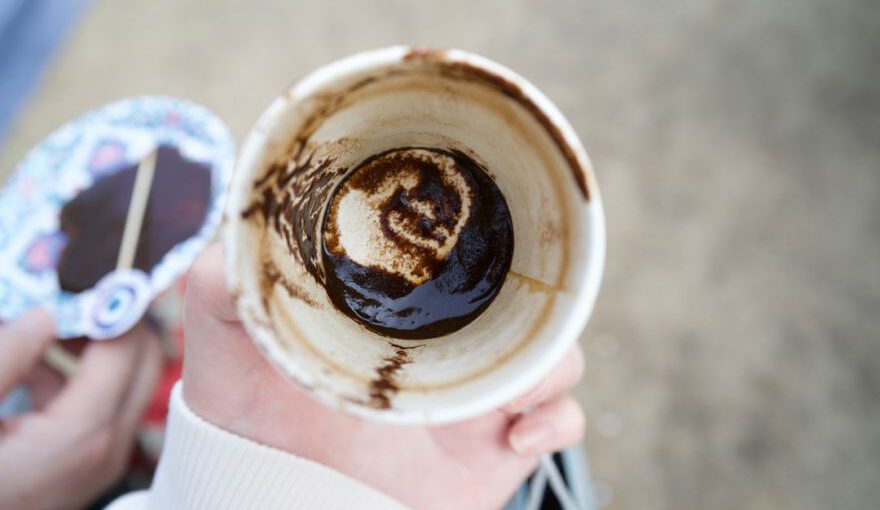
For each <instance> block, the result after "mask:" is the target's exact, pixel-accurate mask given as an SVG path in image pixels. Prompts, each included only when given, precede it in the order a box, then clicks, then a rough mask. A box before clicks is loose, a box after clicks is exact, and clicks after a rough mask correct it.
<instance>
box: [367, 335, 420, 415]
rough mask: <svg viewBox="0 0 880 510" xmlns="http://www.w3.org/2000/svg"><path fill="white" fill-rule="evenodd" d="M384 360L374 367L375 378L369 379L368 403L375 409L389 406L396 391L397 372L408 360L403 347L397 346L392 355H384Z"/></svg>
mask: <svg viewBox="0 0 880 510" xmlns="http://www.w3.org/2000/svg"><path fill="white" fill-rule="evenodd" d="M384 360H385V363H384V364H383V365H382V366H380V367H379V368H378V369H376V378H375V379H373V380H372V381H370V402H369V405H370V406H372V407H375V408H377V409H388V408H390V407H391V397H392V396H393V395H394V394H395V393H397V391H398V385H397V381H396V378H397V374H398V372H400V369H401V368H403V366H404V365H406V364H407V363H409V361H410V359H409V354H407V352H406V350H405V349H403V348H397V350H395V351H394V355H393V356H386V357H385V358H384Z"/></svg>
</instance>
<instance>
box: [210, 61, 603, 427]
mask: <svg viewBox="0 0 880 510" xmlns="http://www.w3.org/2000/svg"><path fill="white" fill-rule="evenodd" d="M422 55H424V56H431V55H442V56H441V57H439V58H442V59H443V61H445V62H449V63H462V64H466V65H468V66H471V67H473V68H476V69H479V70H480V71H482V72H486V73H488V74H489V75H491V76H494V77H498V78H500V79H502V80H504V81H506V82H508V83H510V84H512V85H513V86H515V87H517V88H518V89H519V91H521V93H522V95H523V96H524V97H525V98H526V99H527V100H528V101H530V102H531V103H532V104H533V105H535V106H536V107H537V109H538V110H540V112H541V113H542V114H543V115H545V116H546V118H547V119H548V120H549V122H550V123H551V124H552V125H553V127H554V128H555V129H556V130H557V131H558V133H559V136H560V138H561V141H562V142H561V143H564V144H565V146H566V147H567V148H568V149H569V150H570V151H571V152H572V153H573V155H574V157H575V158H576V160H577V166H578V168H572V171H574V172H582V173H583V174H585V175H583V176H582V177H583V179H584V182H585V185H586V189H587V190H588V194H587V196H585V200H586V209H587V214H586V216H587V217H586V222H587V230H588V232H587V235H586V236H585V239H584V242H586V243H587V250H586V252H585V255H584V256H585V257H586V258H587V264H586V266H585V267H584V276H583V278H582V280H581V283H580V284H579V286H578V291H577V292H576V294H575V296H574V299H573V300H572V302H571V305H569V309H570V310H571V312H570V313H568V314H567V316H566V317H565V318H563V319H561V320H560V322H561V324H560V332H559V334H558V335H557V339H555V340H554V341H553V342H552V343H550V344H549V345H548V346H547V349H545V350H544V352H543V353H542V355H541V356H540V357H538V358H536V359H535V361H534V362H533V363H531V364H530V365H529V369H528V371H526V372H523V373H522V374H521V376H520V377H518V378H516V379H514V380H511V381H510V383H509V384H504V385H496V386H494V387H492V388H491V389H490V390H488V391H486V392H485V393H483V394H481V395H478V396H476V397H474V398H472V399H468V400H466V401H463V402H461V403H460V404H456V405H452V406H447V407H442V408H434V409H430V410H427V409H400V408H395V407H392V408H390V409H376V408H373V407H369V406H365V405H362V404H358V403H355V402H351V401H348V400H346V399H343V398H339V397H338V396H336V395H334V394H332V393H331V392H329V391H326V390H324V389H323V388H319V387H314V386H313V381H312V380H311V377H310V376H309V374H307V373H305V371H304V370H302V369H299V367H291V366H287V365H286V364H281V363H278V362H276V360H277V359H280V358H281V357H282V356H281V353H280V347H279V346H278V345H277V339H275V338H274V334H272V333H271V332H270V331H269V330H268V329H267V328H260V327H255V325H254V324H252V322H251V321H249V320H247V317H248V312H247V308H248V306H249V305H250V304H249V303H248V300H249V299H253V296H248V295H247V294H245V293H243V292H241V287H242V285H241V282H240V279H239V276H238V274H237V266H238V263H237V259H238V251H239V248H240V245H239V244H238V242H237V238H238V230H239V229H241V228H243V226H242V224H243V223H242V222H241V221H240V219H239V218H238V211H241V210H242V209H243V208H244V206H245V205H246V203H247V201H248V200H249V199H250V182H251V181H252V176H253V171H254V170H255V169H256V168H257V166H258V163H259V162H260V161H261V159H262V156H261V155H262V154H263V150H264V148H265V147H266V143H267V141H268V137H267V135H266V133H267V132H268V130H269V129H270V126H272V125H273V124H274V123H275V121H276V120H277V119H279V118H280V117H282V116H284V115H286V114H288V113H289V111H290V109H291V108H292V107H293V106H294V105H296V104H297V103H298V102H300V101H303V100H305V99H307V98H310V97H313V96H314V95H315V94H318V93H320V92H321V91H322V90H325V89H327V88H332V86H333V85H334V84H336V83H339V82H344V81H345V80H347V79H349V78H351V77H352V76H354V75H359V74H362V73H366V72H369V71H372V70H379V69H382V68H386V67H388V66H391V65H395V64H398V63H401V62H404V61H405V60H407V59H408V58H412V57H413V56H422ZM557 142H558V143H559V141H557ZM225 215H226V218H225V219H226V221H227V225H226V228H225V229H224V232H223V244H224V248H225V250H224V251H225V253H226V257H225V264H226V279H227V286H228V287H229V289H230V291H231V293H232V295H233V296H234V297H235V302H236V307H237V310H238V313H239V315H240V316H241V317H242V319H243V320H242V322H243V324H244V326H245V330H246V331H247V333H248V335H249V336H250V338H251V339H252V341H253V342H254V343H255V344H256V345H257V346H258V348H260V349H261V350H262V351H263V353H264V355H266V356H267V357H268V358H269V359H270V361H271V364H272V365H273V366H275V367H276V368H278V369H279V370H281V371H282V372H283V373H284V374H285V376H286V377H287V378H292V379H293V380H294V381H295V382H296V383H298V384H299V385H300V386H303V387H306V388H309V389H310V390H309V391H308V392H309V393H310V394H311V395H314V396H315V398H317V399H318V400H320V401H321V402H323V403H324V404H326V405H328V406H330V407H331V408H334V409H339V410H342V411H345V412H347V413H349V414H353V415H355V416H358V417H362V418H368V419H371V420H373V421H381V422H388V423H395V424H432V425H439V424H443V423H451V422H456V421H462V420H465V419H468V418H473V417H476V416H479V415H481V414H484V413H486V412H489V411H491V410H493V409H497V408H498V407H499V406H502V405H504V404H505V403H507V402H509V401H511V400H513V399H514V398H516V397H518V396H520V395H522V394H524V393H525V392H527V391H528V390H530V389H531V388H532V387H534V386H535V385H536V384H537V383H538V382H539V381H540V379H542V378H543V377H544V376H546V374H547V373H548V372H549V371H550V370H551V369H552V368H553V367H554V366H555V365H556V364H557V363H559V362H560V361H561V360H562V358H563V356H565V354H566V352H567V351H568V349H569V348H570V347H571V346H572V345H574V344H575V343H576V342H577V341H578V338H579V336H580V334H581V332H582V331H583V329H584V327H585V326H586V323H587V322H588V320H589V318H590V316H591V314H592V311H593V308H594V306H595V301H596V298H597V295H598V291H599V287H600V284H601V280H602V275H603V271H604V264H605V252H606V230H605V218H604V211H603V207H602V199H601V195H600V193H599V188H598V185H597V182H596V178H595V175H594V172H593V166H592V163H591V162H590V159H589V156H588V155H587V153H586V150H585V149H584V147H583V145H582V144H581V142H580V139H579V138H578V136H577V134H576V133H575V131H574V128H573V127H572V126H571V124H569V122H568V121H567V120H566V119H565V117H564V116H563V115H562V113H561V112H560V111H559V109H558V108H557V107H556V106H555V105H554V104H553V103H552V102H551V101H550V99H548V98H547V97H546V96H545V95H544V94H543V93H542V92H541V91H540V90H538V89H537V87H535V86H534V85H532V84H531V83H529V82H528V81H527V80H526V79H525V78H523V77H521V76H520V75H518V74H517V73H515V72H514V71H512V70H510V69H508V68H506V67H504V66H502V65H501V64H498V63H496V62H494V61H492V60H490V59H488V58H486V57H482V56H479V55H476V54H473V53H469V52H466V51H463V50H458V49H444V50H426V49H419V48H412V47H409V46H391V47H387V48H381V49H377V50H370V51H366V52H362V53H357V54H354V55H351V56H348V57H344V58H342V59H340V60H336V61H334V62H331V63H329V64H327V65H325V66H323V67H320V68H318V69H317V70H315V71H313V72H311V73H310V74H308V75H307V76H305V77H304V78H302V79H301V80H300V81H298V82H296V83H294V84H293V85H292V86H290V87H289V88H288V89H287V90H285V91H284V92H282V93H281V94H280V95H279V96H278V97H277V98H276V99H274V100H273V102H272V103H271V104H270V105H269V107H268V108H267V109H266V110H265V111H264V112H263V113H262V114H261V115H260V117H259V119H258V121H257V123H256V124H255V126H254V127H253V128H252V129H251V130H250V132H249V133H248V135H247V137H246V139H245V141H244V143H243V144H242V148H241V152H240V153H239V157H238V162H237V164H236V170H235V172H234V174H233V177H232V185H231V187H230V190H229V193H228V201H227V207H226V209H225ZM254 304H258V303H254ZM282 365H283V366H282Z"/></svg>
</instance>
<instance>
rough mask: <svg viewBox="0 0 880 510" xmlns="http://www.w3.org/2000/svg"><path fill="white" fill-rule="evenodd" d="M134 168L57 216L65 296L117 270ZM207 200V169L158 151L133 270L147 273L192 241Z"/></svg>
mask: <svg viewBox="0 0 880 510" xmlns="http://www.w3.org/2000/svg"><path fill="white" fill-rule="evenodd" d="M137 167H138V164H137V163H135V164H133V165H130V166H126V167H124V168H122V169H121V170H119V171H117V172H115V173H113V174H111V175H108V176H106V177H103V178H101V179H99V180H98V181H96V182H95V184H94V185H92V187H90V188H88V189H86V190H85V191H83V192H82V193H80V194H79V195H77V196H76V197H74V198H73V200H71V201H70V202H68V203H67V204H66V205H65V206H64V208H63V209H62V210H61V217H60V223H61V231H62V232H63V233H64V234H65V235H66V236H67V239H68V242H67V246H66V247H65V249H64V252H63V253H62V255H61V259H60V261H59V263H58V281H59V284H60V286H61V288H62V289H63V290H65V291H68V292H82V291H84V290H86V289H89V288H92V287H93V286H94V285H95V284H96V283H97V282H98V281H99V280H100V279H101V278H102V277H103V276H104V275H106V274H107V273H109V272H111V271H113V270H114V269H115V268H116V259H117V257H118V255H119V247H120V244H121V243H122V233H123V230H124V229H125V220H126V217H127V215H128V206H129V202H130V201H131V193H132V189H133V187H134V180H135V176H136V175H137ZM210 200H211V169H210V167H209V166H207V165H204V164H202V163H198V162H195V161H191V160H188V159H186V158H184V157H183V155H181V154H180V152H179V151H178V150H177V148H175V147H170V146H161V147H159V149H158V154H157V157H156V170H155V175H154V177H153V183H152V186H151V188H150V196H149V199H148V202H147V209H146V212H145V214H144V220H143V226H142V228H141V233H140V237H139V238H138V244H137V249H136V251H135V258H134V267H135V268H136V269H140V270H141V271H145V272H149V271H150V270H151V269H152V268H153V266H155V265H156V264H157V263H159V261H160V260H162V257H164V256H165V254H166V253H168V252H169V251H170V250H171V249H172V248H173V247H174V246H175V245H177V244H178V243H180V242H182V241H184V240H186V239H187V238H189V237H191V236H193V235H195V234H196V233H197V232H198V231H199V229H200V228H201V226H202V223H203V222H204V220H205V215H206V214H207V211H208V205H209V202H210Z"/></svg>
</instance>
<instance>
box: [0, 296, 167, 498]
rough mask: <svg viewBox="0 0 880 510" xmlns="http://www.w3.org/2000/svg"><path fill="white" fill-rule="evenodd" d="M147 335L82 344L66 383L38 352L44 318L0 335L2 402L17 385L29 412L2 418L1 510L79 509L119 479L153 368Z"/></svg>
mask: <svg viewBox="0 0 880 510" xmlns="http://www.w3.org/2000/svg"><path fill="white" fill-rule="evenodd" d="M155 336H156V335H155V333H154V332H152V331H151V330H150V329H148V328H147V327H145V326H144V325H142V324H141V325H138V326H136V327H135V328H134V329H132V330H131V331H129V332H128V333H126V334H125V335H123V336H122V337H120V338H118V339H114V340H112V341H102V342H87V343H86V344H85V346H84V348H83V351H82V354H81V356H80V358H79V368H78V369H77V371H76V374H75V375H74V376H73V377H72V378H71V379H70V380H68V381H67V382H66V383H65V381H64V378H63V377H62V376H61V375H60V374H58V373H57V372H55V371H54V370H52V369H51V368H49V367H48V366H47V365H46V364H45V363H44V362H42V361H41V360H42V359H43V354H44V353H45V351H46V349H47V348H48V347H49V345H50V344H51V343H52V342H53V341H54V340H55V337H54V326H53V324H52V318H51V317H50V316H49V314H48V313H46V312H44V311H32V312H29V313H27V314H25V315H24V316H23V317H21V318H20V319H19V320H17V321H15V322H13V323H11V324H8V325H4V326H2V327H0V400H2V399H3V398H4V397H5V396H6V394H8V393H9V391H10V390H12V389H13V388H14V387H15V386H17V385H18V384H21V383H24V384H27V385H28V386H29V389H30V390H31V393H32V396H33V400H34V409H33V410H32V411H31V412H29V413H27V414H23V415H18V416H13V417H11V418H7V419H3V420H0V508H16V509H20V510H43V509H46V510H48V509H70V508H80V507H82V506H84V505H86V504H87V503H89V502H90V501H92V500H94V499H95V498H96V497H98V496H99V495H100V494H101V492H102V491H104V490H107V489H108V488H109V487H110V486H111V485H112V484H113V483H114V482H115V481H116V480H117V479H119V477H120V476H121V475H122V474H123V472H124V470H125V467H126V463H127V461H128V459H129V458H130V455H131V450H132V448H133V446H134V438H135V432H136V428H137V425H138V422H139V421H140V418H141V416H142V414H143V411H144V409H145V408H146V406H147V404H148V403H149V401H150V397H151V396H152V391H153V389H154V388H155V385H156V381H157V379H158V376H159V369H160V365H161V357H162V353H161V349H160V347H159V343H158V341H156V338H155Z"/></svg>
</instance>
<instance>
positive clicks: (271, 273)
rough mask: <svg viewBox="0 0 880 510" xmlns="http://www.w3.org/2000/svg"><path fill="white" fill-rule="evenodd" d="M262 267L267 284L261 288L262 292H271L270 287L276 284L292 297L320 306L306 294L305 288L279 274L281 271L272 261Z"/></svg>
mask: <svg viewBox="0 0 880 510" xmlns="http://www.w3.org/2000/svg"><path fill="white" fill-rule="evenodd" d="M264 267H265V269H264V271H263V276H264V278H265V281H266V285H267V288H264V289H263V293H264V294H267V293H269V292H271V288H272V287H274V286H275V285H278V286H280V287H281V288H282V289H284V290H285V291H286V292H287V295H288V296H290V297H291V298H292V299H298V300H300V301H302V302H304V303H305V304H307V305H309V306H311V307H314V308H319V307H320V305H319V304H318V303H317V302H316V301H315V300H314V299H312V297H311V296H310V295H309V294H308V292H306V291H305V289H303V288H302V287H300V286H299V285H297V284H295V283H293V282H292V281H290V280H289V279H288V278H287V277H285V276H284V275H283V274H281V271H279V270H278V267H277V266H275V264H274V263H269V264H268V265H265V266H264Z"/></svg>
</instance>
